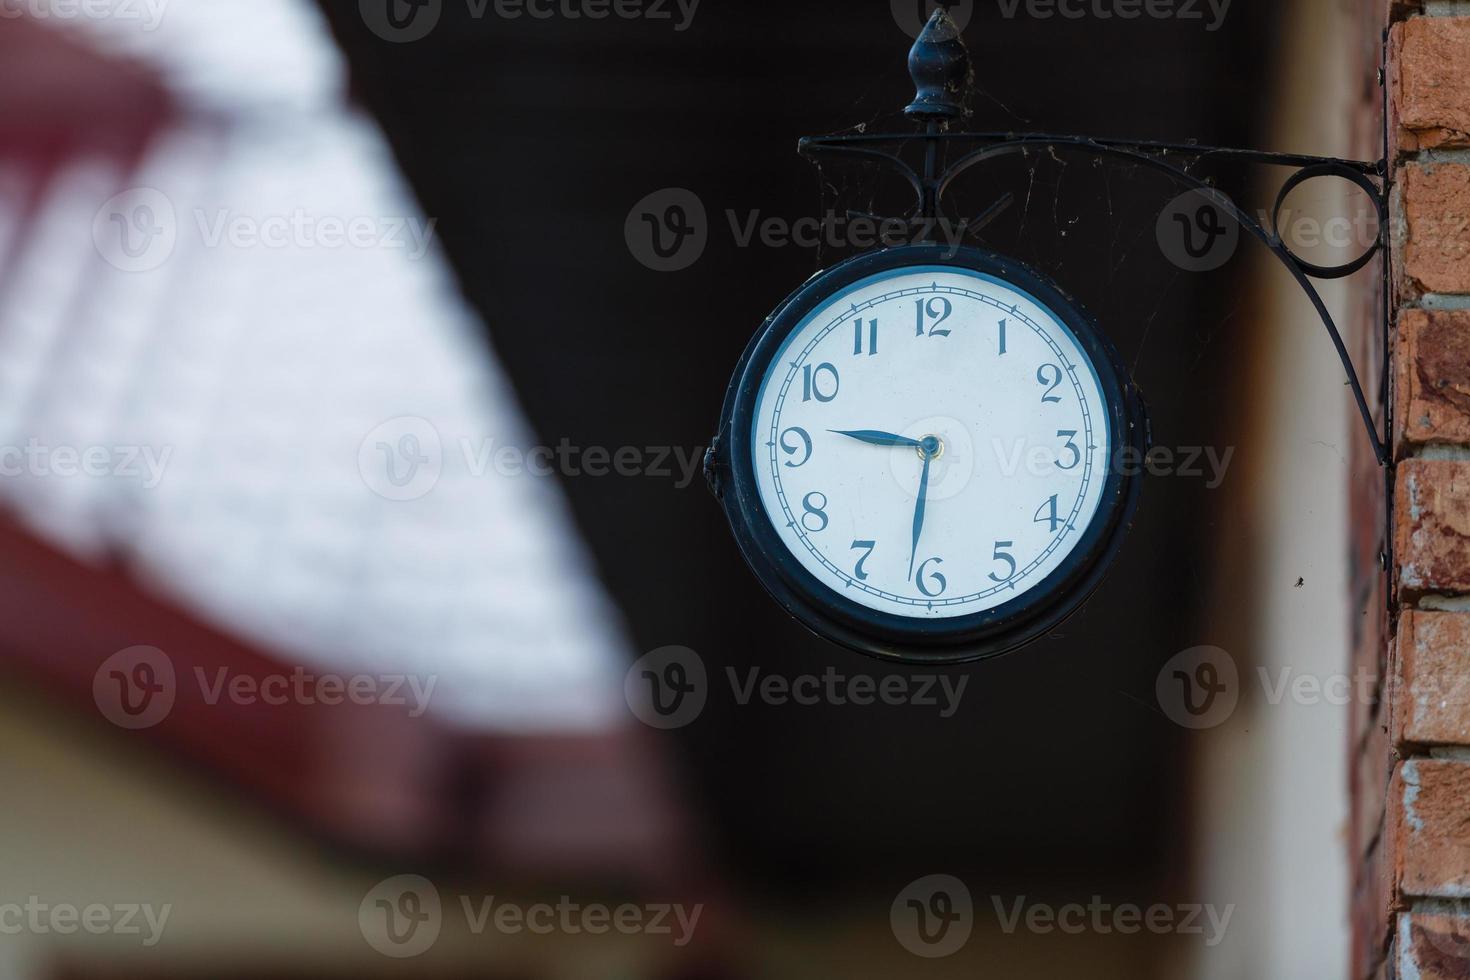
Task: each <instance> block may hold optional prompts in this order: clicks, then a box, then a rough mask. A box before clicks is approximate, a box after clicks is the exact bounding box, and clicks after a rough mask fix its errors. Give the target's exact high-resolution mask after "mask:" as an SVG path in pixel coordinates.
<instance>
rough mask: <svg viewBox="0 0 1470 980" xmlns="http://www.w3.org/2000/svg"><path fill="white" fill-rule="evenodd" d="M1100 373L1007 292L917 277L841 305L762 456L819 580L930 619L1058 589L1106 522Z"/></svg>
mask: <svg viewBox="0 0 1470 980" xmlns="http://www.w3.org/2000/svg"><path fill="white" fill-rule="evenodd" d="M1108 417H1109V415H1108V406H1107V403H1106V401H1105V399H1104V395H1103V390H1102V386H1101V384H1100V382H1099V380H1098V375H1097V371H1096V369H1095V367H1094V366H1093V364H1092V361H1091V360H1090V358H1089V357H1088V355H1087V353H1086V352H1085V351H1084V350H1083V348H1082V347H1081V346H1079V344H1078V342H1077V339H1076V337H1075V336H1074V335H1073V334H1072V332H1071V330H1069V329H1068V328H1067V327H1066V326H1065V325H1064V324H1063V322H1062V321H1061V320H1060V319H1059V318H1058V317H1057V316H1056V315H1055V314H1054V313H1053V312H1051V311H1050V310H1049V309H1048V308H1047V307H1046V306H1044V305H1042V304H1041V303H1039V302H1038V301H1037V300H1035V299H1034V298H1032V297H1031V296H1030V295H1028V294H1027V293H1025V292H1023V291H1021V290H1019V289H1017V288H1016V287H1014V286H1012V285H1010V284H1008V283H1006V282H1005V281H1003V280H1000V279H997V278H995V277H993V276H987V275H984V274H982V273H979V272H973V271H969V270H966V269H962V268H957V267H954V266H941V265H933V266H912V267H908V268H903V269H898V270H894V271H892V272H886V273H882V274H880V275H876V276H873V277H871V278H869V279H865V280H863V281H861V282H858V283H855V284H853V285H852V286H849V287H847V288H845V289H843V290H840V291H838V292H837V293H835V294H834V295H833V296H832V297H831V298H830V299H828V300H827V301H826V302H824V303H823V304H822V305H821V306H819V307H818V308H817V309H816V310H815V311H814V312H813V313H811V314H810V315H809V316H807V317H806V319H804V320H803V321H802V322H801V324H800V325H799V326H797V328H796V329H795V330H793V331H792V333H791V334H790V336H789V337H788V338H787V339H786V341H785V343H784V345H783V346H782V348H781V350H780V351H779V352H778V354H777V355H776V357H775V358H774V359H773V360H772V361H771V365H770V368H769V370H768V371H767V373H766V377H765V378H764V380H763V382H762V384H761V388H760V391H759V394H758V397H757V401H756V408H755V422H754V426H753V431H752V437H751V447H750V450H751V453H752V461H753V464H754V472H755V476H756V482H757V486H758V488H759V493H760V499H761V502H762V505H763V506H764V508H765V510H766V513H767V514H768V516H769V518H770V521H771V523H772V525H773V526H774V528H775V530H776V533H777V536H778V537H779V539H780V540H781V542H782V543H783V544H784V545H785V547H786V548H788V549H789V550H790V552H791V554H792V555H793V556H794V557H795V559H796V560H797V561H798V562H799V563H800V564H801V565H802V566H803V567H804V568H805V569H806V570H807V571H808V572H810V573H811V574H812V575H814V576H816V578H817V579H818V580H819V581H820V582H822V583H824V584H825V585H827V586H828V587H830V588H831V589H832V590H833V591H834V592H837V593H839V594H841V595H843V596H845V597H847V598H849V599H851V600H852V601H854V602H857V603H859V604H861V605H863V606H867V607H868V608H871V609H874V610H877V611H880V612H884V613H889V614H894V615H898V616H906V617H911V618H915V619H943V618H950V617H956V616H967V615H971V614H974V613H979V612H983V611H984V610H987V609H991V608H993V607H995V606H999V605H1001V604H1003V603H1006V602H1009V601H1010V600H1012V599H1014V598H1016V597H1017V596H1019V595H1022V594H1024V593H1025V592H1027V591H1028V590H1030V589H1033V588H1035V587H1036V586H1037V585H1039V584H1040V583H1041V582H1043V581H1044V580H1045V579H1046V578H1047V576H1048V575H1049V574H1051V573H1052V572H1053V571H1055V570H1056V569H1057V568H1058V567H1059V566H1061V565H1062V564H1063V563H1064V562H1065V561H1066V560H1067V557H1068V556H1069V555H1071V554H1072V552H1073V550H1074V549H1075V548H1076V547H1077V545H1078V543H1079V542H1080V541H1081V539H1082V536H1083V534H1084V533H1085V532H1086V531H1087V528H1088V526H1089V525H1090V524H1091V522H1092V521H1093V519H1094V517H1096V516H1097V514H1098V511H1099V507H1100V504H1101V503H1102V495H1103V485H1104V483H1105V482H1106V477H1107V463H1108V459H1109V454H1110V453H1111V451H1112V447H1111V446H1110V445H1109V429H1108Z"/></svg>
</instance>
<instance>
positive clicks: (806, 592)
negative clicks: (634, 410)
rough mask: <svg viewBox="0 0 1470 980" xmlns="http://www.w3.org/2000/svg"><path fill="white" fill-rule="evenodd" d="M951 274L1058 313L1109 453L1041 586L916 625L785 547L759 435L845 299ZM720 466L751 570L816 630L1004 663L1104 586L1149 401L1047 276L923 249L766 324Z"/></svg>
mask: <svg viewBox="0 0 1470 980" xmlns="http://www.w3.org/2000/svg"><path fill="white" fill-rule="evenodd" d="M919 265H924V266H933V265H946V266H954V267H956V268H960V269H966V270H971V271H975V272H980V273H983V274H985V275H990V276H995V277H997V278H999V279H1002V280H1005V281H1006V282H1008V283H1010V284H1011V285H1012V286H1013V287H1014V288H1015V289H1018V290H1020V291H1022V292H1024V293H1026V294H1028V295H1030V297H1031V298H1032V299H1034V300H1035V301H1036V302H1037V303H1039V304H1040V305H1042V306H1043V307H1045V308H1047V309H1048V310H1050V311H1051V312H1052V314H1053V315H1054V316H1056V318H1057V319H1058V320H1059V321H1061V322H1062V323H1063V324H1065V325H1066V327H1067V328H1068V329H1069V330H1071V331H1072V333H1073V335H1074V336H1075V337H1076V339H1077V343H1078V345H1079V346H1080V347H1081V348H1082V349H1083V351H1085V352H1086V354H1087V356H1088V357H1089V358H1090V359H1091V361H1092V364H1093V367H1094V369H1095V370H1096V373H1097V376H1098V381H1099V384H1100V386H1101V389H1102V394H1103V398H1104V400H1105V402H1106V405H1107V411H1106V413H1105V414H1106V416H1107V419H1108V429H1109V436H1110V439H1109V446H1110V447H1112V451H1111V453H1110V459H1109V460H1108V465H1107V467H1106V474H1107V475H1106V478H1105V480H1104V484H1103V493H1102V498H1101V502H1100V503H1099V505H1098V509H1097V512H1096V514H1095V516H1094V518H1093V520H1092V522H1091V523H1090V524H1089V525H1088V527H1087V528H1086V530H1085V531H1083V533H1082V535H1081V538H1080V540H1079V542H1078V544H1077V545H1076V547H1074V548H1073V550H1072V552H1071V553H1070V554H1069V555H1068V556H1067V557H1066V558H1065V559H1064V560H1063V561H1062V563H1061V564H1060V565H1059V566H1058V567H1057V568H1056V569H1054V570H1053V571H1052V572H1050V573H1049V574H1048V575H1047V576H1046V577H1045V578H1044V579H1042V580H1041V582H1040V583H1038V584H1037V585H1035V586H1032V587H1031V588H1029V589H1027V590H1026V591H1024V592H1022V593H1021V594H1020V595H1018V596H1016V597H1015V598H1012V599H1009V600H1007V601H1006V602H1004V603H1001V604H1000V605H998V606H994V607H992V608H991V609H987V610H984V611H982V612H979V613H973V614H970V615H966V616H956V617H952V618H947V619H926V620H921V619H916V618H911V617H904V616H899V615H896V614H893V613H886V612H881V611H879V610H875V609H871V608H869V607H867V606H863V605H861V604H859V603H856V602H854V601H852V600H851V599H848V598H846V597H845V596H843V595H842V594H841V593H840V592H838V591H836V590H834V589H832V588H831V587H829V586H828V585H826V584H825V583H823V582H822V581H821V580H820V579H818V578H817V577H816V576H815V575H813V574H812V573H811V572H809V571H808V570H807V569H806V568H805V567H804V566H802V565H801V563H800V562H799V561H798V560H797V558H796V556H795V555H793V554H792V553H791V552H790V551H789V550H788V549H787V547H786V545H785V544H784V543H783V542H782V541H781V539H780V538H779V536H778V535H777V533H776V529H775V527H774V526H773V525H772V523H771V521H770V518H769V517H768V516H767V514H766V511H765V508H764V507H763V506H762V504H761V501H760V494H759V491H758V489H757V485H756V473H755V461H754V460H753V459H752V453H751V449H750V447H751V445H752V439H751V426H752V424H753V420H754V414H755V408H756V403H757V400H758V396H759V391H760V385H761V382H762V380H763V379H764V378H765V376H766V373H767V370H768V368H769V366H770V363H771V361H772V359H773V358H774V357H775V356H776V355H777V354H778V353H779V352H780V350H781V348H782V345H783V343H784V341H785V340H786V338H787V337H788V336H789V335H790V334H791V332H792V331H793V330H795V329H796V328H797V327H798V326H799V325H800V324H801V323H802V322H803V321H804V320H805V319H806V317H807V316H808V315H809V314H810V313H811V312H812V311H814V310H815V309H817V308H819V307H820V306H822V305H823V304H824V303H826V302H827V301H828V300H829V299H830V298H831V297H832V296H833V294H835V293H836V292H838V291H839V290H842V289H845V288H847V287H848V286H851V285H852V284H854V283H856V282H859V281H861V280H863V279H866V278H868V277H870V276H873V275H876V274H879V273H883V272H891V271H895V270H900V269H903V268H904V267H907V266H919ZM720 420H721V421H720V431H719V437H718V442H717V444H716V445H717V451H716V452H715V453H714V454H713V457H712V460H711V464H712V467H713V469H714V472H713V474H712V478H713V479H714V480H715V481H716V482H717V485H718V492H719V495H720V500H721V503H722V505H723V507H724V510H725V516H726V518H727V519H728V520H729V523H730V527H731V530H732V531H733V532H734V535H735V540H736V543H737V544H738V546H739V548H740V551H741V554H742V555H743V556H744V558H745V561H746V563H747V564H748V565H749V566H750V568H751V571H752V572H753V573H754V574H755V576H756V578H757V579H758V580H759V581H760V583H761V585H762V586H763V587H764V588H765V589H766V591H767V592H769V593H770V594H771V596H772V597H773V598H774V599H775V600H776V601H777V602H778V603H779V604H780V605H781V606H782V607H783V608H785V609H786V611H787V612H789V613H790V614H791V615H792V616H794V617H795V618H796V619H797V620H798V621H800V622H801V623H802V624H803V625H805V626H806V627H807V628H808V629H811V630H812V631H813V632H815V633H817V634H818V635H820V636H823V637H825V638H827V639H829V640H831V641H833V642H836V643H838V644H841V645H842V646H845V647H848V648H849V649H852V650H856V651H858V652H860V653H864V654H868V655H870V656H875V657H879V658H883V659H889V660H898V661H902V662H906V663H929V664H932V663H962V662H965V661H971V660H979V659H983V658H986V657H992V656H998V655H1000V654H1002V653H1006V652H1008V651H1010V650H1014V649H1015V648H1017V647H1019V646H1022V645H1024V644H1026V643H1028V642H1030V641H1031V640H1034V639H1036V638H1037V637H1039V636H1041V635H1042V634H1044V633H1045V632H1047V631H1048V630H1050V629H1052V628H1054V627H1055V626H1056V625H1057V624H1059V623H1060V622H1061V621H1062V620H1064V619H1065V618H1066V617H1067V616H1069V615H1071V614H1072V613H1073V612H1075V611H1076V610H1077V608H1078V607H1079V606H1080V605H1081V604H1082V603H1083V602H1084V601H1085V600H1086V599H1087V598H1088V596H1090V595H1091V594H1092V592H1093V590H1095V589H1096V588H1097V586H1098V584H1099V583H1100V582H1101V581H1102V578H1103V576H1104V574H1105V573H1106V571H1107V569H1108V566H1109V565H1110V564H1111V562H1112V560H1113V558H1114V557H1115V556H1116V554H1117V551H1118V548H1119V546H1120V545H1121V543H1122V540H1123V537H1124V536H1125V534H1126V532H1127V528H1128V523H1129V521H1130V519H1131V518H1132V515H1133V512H1134V509H1135V507H1136V506H1137V502H1138V492H1139V484H1140V472H1139V471H1140V470H1141V467H1139V466H1131V467H1130V466H1119V465H1117V461H1118V460H1119V459H1120V455H1119V453H1120V450H1122V449H1124V448H1125V447H1132V448H1134V449H1135V450H1137V452H1138V454H1139V455H1138V457H1137V458H1138V460H1139V461H1141V460H1142V454H1143V453H1144V452H1146V451H1147V434H1146V430H1147V421H1146V413H1145V409H1144V406H1143V400H1142V398H1141V396H1140V395H1139V392H1138V390H1137V387H1136V386H1135V385H1134V384H1133V383H1132V381H1131V380H1130V379H1129V378H1128V374H1127V372H1126V370H1125V369H1124V367H1123V364H1122V361H1121V360H1120V359H1119V357H1118V354H1117V351H1116V350H1115V349H1114V348H1113V346H1112V344H1111V343H1109V342H1108V340H1107V338H1106V337H1105V336H1103V334H1102V333H1101V331H1099V330H1098V328H1097V325H1096V322H1095V321H1094V320H1093V319H1092V317H1091V316H1090V315H1088V314H1087V313H1086V312H1085V311H1084V310H1083V309H1082V307H1081V306H1080V305H1079V304H1078V303H1077V302H1076V301H1075V300H1073V299H1072V298H1071V297H1070V296H1068V295H1067V294H1066V293H1065V292H1063V291H1062V290H1061V288H1060V287H1058V286H1057V285H1056V284H1055V283H1053V282H1052V281H1051V280H1049V279H1047V278H1046V277H1045V276H1042V275H1041V274H1039V273H1037V272H1035V271H1034V270H1032V269H1030V268H1028V267H1027V266H1025V265H1023V264H1022V263H1020V262H1017V261H1016V260H1014V259H1010V258H1007V257H1005V256H1002V255H999V254H997V253H994V252H991V251H988V250H985V249H980V248H974V247H960V248H958V249H957V248H955V247H953V246H947V245H938V244H921V245H904V246H900V247H897V248H892V249H884V250H881V251H874V252H866V253H864V254H862V255H858V256H854V257H853V258H850V259H848V260H846V261H844V262H841V263H839V264H838V265H835V266H833V267H831V268H829V269H826V270H825V271H822V272H820V273H818V274H816V275H815V276H813V277H812V278H811V279H809V280H807V281H806V282H805V283H804V284H803V285H802V286H801V287H800V288H798V289H797V290H796V291H795V292H794V293H792V294H791V295H790V296H789V297H787V299H786V300H785V301H784V302H782V303H781V305H780V306H778V307H777V308H776V310H775V311H774V312H773V313H772V314H771V315H770V316H769V317H767V318H766V321H765V323H764V324H763V325H762V327H761V329H760V330H758V331H757V332H756V335H755V337H754V338H753V339H752V340H751V342H750V344H749V345H748V346H747V347H746V350H745V353H744V354H743V355H742V357H741V359H740V362H739V364H738V365H737V366H736V369H735V374H734V376H733V378H732V380H731V383H730V387H729V389H728V391H727V392H726V395H725V403H724V408H723V409H722V410H721V414H720Z"/></svg>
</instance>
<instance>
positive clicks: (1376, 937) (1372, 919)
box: [1352, 842, 1393, 977]
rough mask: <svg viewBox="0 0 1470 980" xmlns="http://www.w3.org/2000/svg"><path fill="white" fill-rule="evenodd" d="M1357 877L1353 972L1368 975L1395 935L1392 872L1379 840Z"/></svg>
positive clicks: (1354, 901) (1354, 893)
mask: <svg viewBox="0 0 1470 980" xmlns="http://www.w3.org/2000/svg"><path fill="white" fill-rule="evenodd" d="M1357 868H1358V880H1357V882H1356V883H1355V885H1354V888H1353V900H1352V926H1353V948H1352V960H1353V970H1352V974H1353V976H1355V977H1364V976H1367V975H1368V974H1369V973H1370V972H1371V971H1372V970H1373V968H1374V967H1375V966H1377V965H1378V964H1380V963H1382V962H1383V961H1384V951H1385V949H1386V948H1387V946H1388V943H1389V939H1390V937H1391V935H1392V924H1393V909H1392V907H1391V903H1390V893H1391V890H1392V884H1393V882H1392V875H1390V874H1389V870H1390V869H1389V867H1388V862H1387V861H1386V860H1385V857H1384V845H1383V844H1382V843H1381V842H1380V843H1379V844H1377V845H1375V846H1374V847H1373V849H1372V850H1371V851H1370V852H1369V854H1368V856H1367V857H1366V858H1365V859H1364V860H1363V861H1362V863H1361V864H1359V865H1358V866H1357Z"/></svg>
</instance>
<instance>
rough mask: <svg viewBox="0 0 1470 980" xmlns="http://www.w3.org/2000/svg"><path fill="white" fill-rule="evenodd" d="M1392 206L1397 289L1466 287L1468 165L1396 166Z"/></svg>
mask: <svg viewBox="0 0 1470 980" xmlns="http://www.w3.org/2000/svg"><path fill="white" fill-rule="evenodd" d="M1394 208H1395V210H1396V211H1397V214H1395V215H1394V216H1393V217H1394V223H1395V228H1396V229H1397V231H1396V237H1397V238H1399V239H1400V240H1399V242H1398V246H1397V251H1398V255H1399V259H1400V262H1401V269H1402V275H1403V277H1404V281H1403V282H1402V283H1401V288H1402V290H1403V291H1404V292H1407V293H1409V294H1415V293H1425V292H1430V293H1463V292H1470V262H1467V261H1466V259H1467V257H1470V166H1466V165H1464V164H1459V163H1411V164H1407V165H1405V166H1403V167H1400V168H1399V171H1398V188H1397V192H1396V193H1395V195H1394Z"/></svg>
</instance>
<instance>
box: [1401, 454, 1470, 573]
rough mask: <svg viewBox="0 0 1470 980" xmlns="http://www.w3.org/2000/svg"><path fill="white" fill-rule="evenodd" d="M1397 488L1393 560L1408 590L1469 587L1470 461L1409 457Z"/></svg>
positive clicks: (1403, 467) (1405, 461) (1402, 469)
mask: <svg viewBox="0 0 1470 980" xmlns="http://www.w3.org/2000/svg"><path fill="white" fill-rule="evenodd" d="M1395 480H1396V483H1395V489H1394V502H1393V511H1394V560H1395V563H1396V564H1397V570H1396V575H1397V582H1398V585H1399V588H1400V589H1401V590H1403V591H1407V592H1426V591H1428V592H1433V591H1439V592H1466V591H1470V462H1463V461H1459V460H1439V459H1408V460H1404V461H1403V462H1402V463H1400V464H1399V466H1398V472H1397V474H1396V477H1395Z"/></svg>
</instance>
